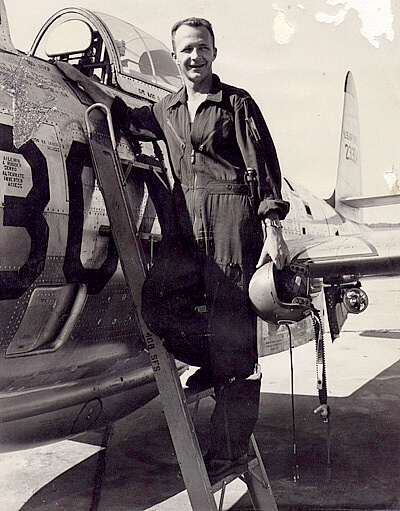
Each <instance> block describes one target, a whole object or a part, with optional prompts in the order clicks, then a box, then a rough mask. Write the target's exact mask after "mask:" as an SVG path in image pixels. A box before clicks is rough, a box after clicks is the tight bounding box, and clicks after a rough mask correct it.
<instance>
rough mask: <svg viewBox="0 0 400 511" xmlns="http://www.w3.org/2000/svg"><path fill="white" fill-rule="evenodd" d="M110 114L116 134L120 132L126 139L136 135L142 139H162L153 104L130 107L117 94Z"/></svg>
mask: <svg viewBox="0 0 400 511" xmlns="http://www.w3.org/2000/svg"><path fill="white" fill-rule="evenodd" d="M111 116H112V119H113V124H114V130H115V133H116V134H117V135H118V134H119V133H120V132H122V133H123V134H124V135H125V136H127V137H128V139H129V138H130V137H136V138H137V139H138V140H143V141H152V140H164V133H163V131H162V129H161V127H160V125H159V123H158V121H157V117H156V115H155V114H154V107H153V106H143V107H140V108H130V107H128V106H127V105H126V104H125V102H124V101H123V100H122V99H121V98H120V97H118V96H117V97H116V98H115V99H114V101H113V103H112V105H111Z"/></svg>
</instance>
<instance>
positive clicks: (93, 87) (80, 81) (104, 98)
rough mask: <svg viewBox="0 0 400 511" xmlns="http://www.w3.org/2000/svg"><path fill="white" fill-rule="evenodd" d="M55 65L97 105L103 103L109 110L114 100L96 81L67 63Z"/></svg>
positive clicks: (58, 61) (56, 63) (58, 62)
mask: <svg viewBox="0 0 400 511" xmlns="http://www.w3.org/2000/svg"><path fill="white" fill-rule="evenodd" d="M55 65H56V66H57V67H58V69H59V70H60V71H61V72H62V73H64V75H65V76H66V77H67V78H68V79H69V80H71V81H72V82H75V83H76V84H77V85H78V86H79V87H80V88H81V89H82V90H83V91H84V92H86V94H87V95H88V96H90V97H91V98H92V99H93V101H94V102H95V103H103V105H106V106H108V108H110V107H111V104H112V102H113V99H114V98H113V97H112V96H110V95H109V94H107V93H106V92H104V91H103V90H102V89H101V88H100V87H99V85H98V84H97V83H96V82H95V81H94V80H92V79H91V78H89V77H88V76H86V75H84V74H83V73H81V72H80V71H78V70H77V69H76V68H75V67H73V66H71V64H68V63H67V62H63V61H61V60H57V61H56V62H55Z"/></svg>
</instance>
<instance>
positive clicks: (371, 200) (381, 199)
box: [340, 194, 400, 208]
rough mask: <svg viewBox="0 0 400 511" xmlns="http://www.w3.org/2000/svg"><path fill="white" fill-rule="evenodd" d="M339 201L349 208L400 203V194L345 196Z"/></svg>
mask: <svg viewBox="0 0 400 511" xmlns="http://www.w3.org/2000/svg"><path fill="white" fill-rule="evenodd" d="M340 202H341V203H342V204H344V205H346V206H349V207H350V208H373V207H376V206H390V205H392V204H400V194H396V195H375V196H372V197H347V198H343V199H340Z"/></svg>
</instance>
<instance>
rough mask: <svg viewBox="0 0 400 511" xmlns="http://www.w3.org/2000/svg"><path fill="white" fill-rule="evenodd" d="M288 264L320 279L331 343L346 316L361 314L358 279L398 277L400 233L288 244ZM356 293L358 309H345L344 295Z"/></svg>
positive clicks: (371, 233) (362, 295) (364, 302)
mask: <svg viewBox="0 0 400 511" xmlns="http://www.w3.org/2000/svg"><path fill="white" fill-rule="evenodd" d="M288 246H289V249H290V251H291V255H292V261H293V262H299V263H302V264H305V265H306V266H307V267H308V268H309V271H310V276H311V277H312V278H317V279H322V280H323V283H324V287H323V290H324V295H325V303H326V309H327V317H328V321H329V329H330V334H331V338H332V341H333V340H335V339H336V338H337V337H338V336H339V334H340V331H341V329H342V327H343V324H344V322H345V321H346V318H347V314H348V312H353V313H358V312H362V311H363V310H365V308H366V305H367V303H368V299H367V297H366V295H365V293H364V292H363V291H362V290H361V289H360V288H361V284H360V283H359V279H363V278H368V277H390V276H396V275H400V229H392V230H387V231H384V230H382V231H365V232H363V233H357V234H347V235H342V236H334V237H330V238H319V239H318V238H313V239H311V238H308V239H307V238H305V239H304V238H303V239H300V240H296V241H295V240H292V241H290V240H289V241H288ZM354 289H358V290H359V291H357V290H356V291H355V293H357V294H358V293H359V295H358V296H359V297H360V298H359V299H360V302H359V304H360V305H361V307H360V308H359V309H358V308H357V307H355V308H354V309H352V308H351V307H350V308H349V307H348V306H346V303H345V299H344V297H345V295H346V293H347V292H349V293H350V294H351V293H353V294H354Z"/></svg>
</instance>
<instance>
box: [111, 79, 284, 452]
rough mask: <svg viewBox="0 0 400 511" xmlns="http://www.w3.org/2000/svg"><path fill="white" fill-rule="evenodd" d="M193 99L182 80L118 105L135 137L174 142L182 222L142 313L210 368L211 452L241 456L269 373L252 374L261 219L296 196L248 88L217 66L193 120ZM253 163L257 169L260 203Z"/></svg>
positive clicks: (149, 284) (171, 231)
mask: <svg viewBox="0 0 400 511" xmlns="http://www.w3.org/2000/svg"><path fill="white" fill-rule="evenodd" d="M186 98H187V96H186V90H185V89H184V88H182V89H181V90H180V91H178V92H177V93H173V94H170V95H168V96H166V97H165V98H164V99H162V100H161V101H160V102H158V103H156V104H155V105H153V106H152V107H142V108H139V109H130V108H128V107H126V105H125V104H124V103H123V101H122V100H121V99H119V98H117V99H116V100H115V101H114V103H113V105H112V109H111V111H112V115H113V120H114V126H115V129H116V131H119V130H122V132H123V133H124V134H126V135H127V136H128V138H129V137H131V139H134V138H135V137H139V139H142V140H154V139H162V140H164V141H165V142H166V143H167V147H168V152H169V158H170V161H171V165H172V168H173V173H174V180H175V182H174V187H173V190H172V204H173V206H172V209H171V211H173V213H171V215H173V216H174V222H169V225H168V228H167V229H166V230H165V231H163V241H162V242H161V246H160V250H159V253H158V256H157V258H156V260H155V264H154V266H153V268H152V270H151V271H150V274H149V276H148V279H147V281H146V283H145V285H144V287H143V304H142V315H143V318H144V319H145V321H146V322H147V323H148V326H149V328H150V329H152V330H153V331H154V332H155V333H157V334H158V335H160V336H162V337H163V338H164V339H165V343H166V346H167V348H168V349H169V350H170V351H171V352H172V353H173V354H174V355H175V356H176V357H177V358H178V359H180V360H183V361H184V362H187V363H189V364H192V365H197V366H201V367H203V368H205V369H206V370H207V371H209V372H210V374H211V378H212V383H213V384H214V388H215V392H216V406H215V410H214V413H213V417H212V433H211V435H210V438H212V445H211V446H210V455H211V456H212V457H214V458H222V459H235V458H237V457H239V456H241V455H242V454H244V453H246V452H247V448H248V441H249V437H250V435H251V433H252V431H253V428H254V425H255V422H256V420H257V416H258V401H259V389H260V380H259V379H258V380H257V379H255V380H254V379H247V378H248V377H249V376H251V375H252V374H253V371H254V368H255V364H256V362H257V337H256V316H255V314H254V312H253V310H252V308H251V305H250V301H249V298H248V293H247V290H248V285H249V281H250V278H251V276H252V274H253V272H254V271H255V265H256V263H257V260H258V258H259V256H260V253H261V249H262V244H263V238H262V230H261V221H260V220H261V219H262V218H264V217H265V216H266V214H267V213H268V211H270V210H272V209H273V210H276V211H277V213H278V215H279V217H280V218H281V219H283V218H284V217H285V216H286V214H287V211H288V209H289V204H288V203H287V202H285V201H283V200H282V198H281V194H280V188H281V174H280V169H279V163H278V159H277V155H276V152H275V148H274V144H273V142H272V139H271V137H270V134H269V131H268V128H267V126H266V124H265V121H264V119H263V117H262V115H261V113H260V111H259V109H258V107H257V105H256V104H255V102H254V101H253V99H252V98H251V97H250V96H249V94H248V93H247V92H246V91H244V90H241V89H238V88H235V87H232V86H230V85H226V84H223V83H221V82H220V80H219V78H218V77H217V76H216V75H213V87H212V91H211V93H209V94H208V96H207V98H206V100H205V101H204V102H203V103H202V104H201V105H200V106H199V107H198V110H197V112H196V116H195V119H194V121H193V123H191V122H190V117H189V112H188V109H187V106H186ZM247 169H253V170H254V173H255V177H256V181H255V182H256V184H257V192H258V193H257V195H258V197H259V201H258V203H257V205H255V204H254V201H251V200H250V195H251V194H250V190H249V184H248V182H247V180H246V170H247ZM255 208H256V209H255ZM164 216H165V215H164ZM171 226H172V227H171ZM203 304H205V305H206V309H207V313H206V314H203V313H201V312H199V309H198V307H199V306H201V305H203Z"/></svg>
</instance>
